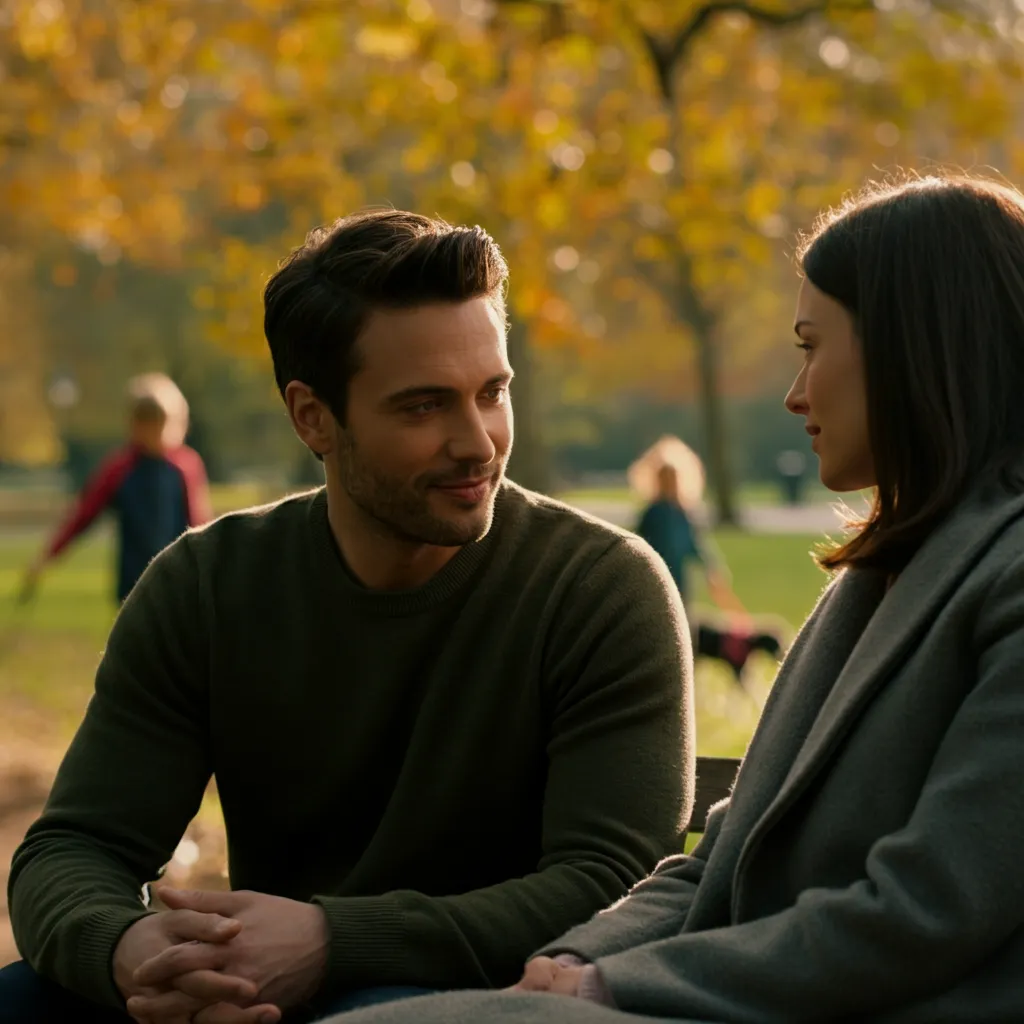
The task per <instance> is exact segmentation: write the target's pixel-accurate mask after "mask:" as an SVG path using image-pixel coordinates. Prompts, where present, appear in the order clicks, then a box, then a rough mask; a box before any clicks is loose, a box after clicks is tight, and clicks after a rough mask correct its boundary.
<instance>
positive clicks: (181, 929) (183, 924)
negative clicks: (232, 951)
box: [164, 910, 242, 942]
mask: <svg viewBox="0 0 1024 1024" xmlns="http://www.w3.org/2000/svg"><path fill="white" fill-rule="evenodd" d="M164 913H165V914H166V915H167V916H166V917H165V918H164V922H165V924H166V925H167V928H168V930H169V931H170V932H171V934H172V935H174V936H175V937H176V938H179V939H187V940H188V941H190V942H191V941H199V942H227V940H228V939H233V938H234V937H235V936H236V935H237V934H238V933H239V932H240V931H241V930H242V925H241V923H240V922H239V921H236V920H235V919H234V918H232V917H222V916H221V915H220V914H216V913H203V912H201V911H198V910H167V911H164Z"/></svg>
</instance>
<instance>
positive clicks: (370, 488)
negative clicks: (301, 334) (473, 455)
mask: <svg viewBox="0 0 1024 1024" xmlns="http://www.w3.org/2000/svg"><path fill="white" fill-rule="evenodd" d="M339 440H340V442H341V444H340V447H339V451H338V456H337V466H338V477H339V479H340V481H341V487H342V490H344V491H345V493H346V494H347V495H348V497H349V500H350V501H351V502H352V503H353V504H354V505H355V506H356V507H357V508H358V509H360V511H362V512H363V514H364V515H366V516H368V517H369V518H370V519H372V520H373V521H374V522H375V523H376V524H377V525H378V526H379V527H381V528H382V529H383V530H385V531H386V532H387V533H389V534H391V535H392V536H393V537H395V538H396V539H398V540H402V541H406V542H412V543H414V544H433V545H436V546H438V547H462V546H463V545H464V544H472V543H473V542H474V541H477V540H480V539H481V538H482V537H484V536H486V535H487V532H488V531H489V530H490V528H491V523H492V521H493V519H494V501H495V497H496V495H497V489H498V485H499V484H500V483H501V480H502V479H503V478H504V470H505V467H504V462H502V463H501V468H500V471H499V470H498V469H497V468H496V467H495V468H492V469H491V476H492V477H493V476H494V474H495V473H498V478H497V481H496V483H495V486H494V487H493V489H492V490H491V493H490V494H489V495H488V496H487V498H486V499H485V501H484V502H483V503H482V504H481V505H480V506H479V507H478V508H476V509H473V510H472V518H467V519H463V520H461V521H460V520H455V519H446V518H444V517H442V516H438V515H436V514H435V513H434V512H433V511H432V510H431V508H430V498H429V494H428V491H427V490H426V489H425V488H424V487H418V486H415V485H412V484H408V483H405V482H404V481H397V480H395V479H393V478H392V477H389V476H387V475H386V474H384V473H381V472H379V471H377V470H375V469H374V467H373V466H372V465H371V464H370V463H369V462H368V461H366V460H364V459H362V458H361V456H360V453H359V449H358V447H357V445H356V443H355V441H354V440H353V439H352V437H351V435H350V434H349V433H348V432H347V431H340V432H339ZM483 468H484V467H481V466H478V465H473V466H466V467H462V468H460V469H459V470H458V472H461V473H464V474H465V475H467V476H477V475H480V470H481V469H483ZM452 475H457V473H456V474H452Z"/></svg>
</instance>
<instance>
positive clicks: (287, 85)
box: [0, 0, 1024, 964]
mask: <svg viewBox="0 0 1024 1024" xmlns="http://www.w3.org/2000/svg"><path fill="white" fill-rule="evenodd" d="M1022 53H1024V0H817V2H814V0H810V2H808V0H709V2H702V0H217V2H214V0H146V2H145V3H140V2H138V0H2V2H0V196H2V197H3V217H2V218H0V868H2V870H0V880H2V876H3V871H4V870H5V869H6V864H7V861H8V859H9V856H10V852H11V850H12V848H13V845H14V843H16V842H17V841H18V840H19V839H20V838H21V834H22V833H23V831H24V828H25V827H26V826H27V825H28V823H29V822H30V820H31V818H32V817H33V816H34V815H35V813H37V812H38V808H39V803H40V800H41V799H42V797H43V796H44V795H45V791H46V787H47V785H48V781H49V778H50V774H51V773H52V771H53V768H54V766H55V764H56V762H57V760H58V759H59V757H60V755H61V753H62V751H63V749H64V747H65V746H66V744H67V741H68V739H69V736H70V734H71V732H72V731H73V729H74V726H75V724H76V722H77V720H78V719H79V718H80V716H81V713H82V709H83V707H84V704H85V702H86V700H87V699H88V695H89V692H90V688H91V684H92V673H93V670H94V668H95V665H96V663H97V661H98V658H99V655H100V652H101V650H102V648H103V644H104V642H105V637H106V634H107V631H108V629H109V627H110V624H111V621H112V618H113V615H114V612H115V609H114V606H113V603H112V600H111V598H110V597H109V594H110V584H109V573H110V560H111V559H110V535H109V532H108V531H107V530H106V529H105V528H103V527H101V528H99V529H97V530H96V531H94V532H93V534H92V535H91V536H90V538H89V540H88V541H87V542H86V543H83V544H81V545H79V546H78V547H76V549H75V550H74V551H73V552H72V553H71V554H69V555H68V556H67V557H65V558H64V559H62V561H61V562H60V564H59V566H57V567H56V568H55V569H54V570H53V571H51V572H50V573H49V574H48V575H47V576H46V578H45V580H44V583H43V586H42V588H41V591H40V593H39V595H38V599H37V600H36V601H35V603H34V604H32V605H30V606H27V607H24V608H18V607H16V605H15V603H14V601H13V595H14V594H15V592H16V590H17V587H18V585H19V581H20V579H21V574H22V572H23V569H24V567H25V565H26V564H27V563H28V562H29V561H30V560H31V558H32V557H33V556H34V555H35V554H36V552H37V551H38V550H39V547H40V545H41V544H42V541H43V538H44V536H45V534H46V533H47V532H48V531H49V530H51V529H52V528H53V526H54V524H55V523H56V521H57V520H58V518H59V516H60V514H61V512H62V510H63V509H64V508H65V507H66V505H67V502H68V499H69V495H70V494H72V493H73V492H74V490H75V489H76V488H77V487H78V486H79V485H80V484H81V483H82V481H83V480H84V478H85V476H86V475H87V473H88V472H89V471H90V469H91V468H92V467H94V466H95V465H96V463H97V461H98V460H99V459H100V458H101V457H102V456H103V455H104V454H105V453H106V452H108V451H109V450H110V449H111V448H112V447H114V446H115V445H117V444H118V443H119V441H120V440H121V439H122V437H123V431H124V416H125V403H124V397H123V396H124V386H125V382H126V380H127V379H128V378H129V377H130V376H131V375H133V374H136V373H140V372H148V371H164V372H167V373H168V374H170V375H171V376H172V377H173V378H174V379H175V380H176V381H177V382H178V383H179V384H180V385H181V387H182V389H183V391H184V392H185V394H186V396H187V398H188V400H189V402H190V404H191V408H192V431H191V434H190V438H189V440H190V443H191V444H192V445H193V446H194V447H195V448H197V449H198V450H199V451H200V453H201V454H202V455H203V457H204V459H205V460H206V463H207V466H208V469H209V472H210V475H211V478H212V479H213V482H214V485H215V486H214V499H215V503H216V506H217V509H218V510H219V511H224V510H227V509H231V508H237V507H241V506H244V505H247V504H252V503H256V502H260V501H264V500H269V499H271V498H273V497H276V496H278V495H280V494H283V493H286V492H288V491H289V490H292V489H297V488H304V487H308V486H310V485H311V484H315V483H317V482H318V480H319V476H318V474H319V469H318V466H317V464H316V463H315V461H314V460H313V459H312V458H311V457H310V456H308V454H307V453H306V452H305V450H304V449H302V447H301V446H300V445H299V444H298V442H297V441H296V440H295V438H294V437H293V436H292V434H291V432H290V430H289V427H288V424H287V421H286V417H285V415H284V412H283V409H282V407H281V405H280V401H279V398H278V396H277V394H276V391H275V388H274V385H273V380H272V375H271V373H270V369H269V361H268V359H267V356H266V353H265V350H264V341H263V337H262V331H261V315H262V307H261V300H260V291H261V286H262V283H263V281H264V280H265V279H266V277H267V276H268V274H269V273H270V272H271V271H272V270H273V268H274V266H275V264H276V262H277V260H278V259H279V258H280V257H281V256H283V255H284V254H285V253H287V252H288V250H289V249H290V248H292V247H293V246H295V245H297V244H298V243H299V242H300V241H301V240H302V238H303V236H304V235H305V233H306V231H307V230H308V229H309V228H310V227H312V226H313V225H315V224H318V223H322V222H325V221H330V220H333V219H334V218H336V217H337V216H339V215H342V214H345V213H348V212H351V211H354V210H356V209H359V208H361V207H364V206H367V205H381V204H388V205H394V206H397V207H407V208H411V209H415V210H417V211H420V212H424V213H436V214H440V215H442V216H444V217H446V218H448V219H450V220H452V221H456V222H468V223H479V224H481V225H483V226H484V227H485V228H487V229H488V230H489V231H490V232H491V233H492V234H493V235H494V236H495V238H496V239H497V240H498V242H499V243H500V244H501V246H502V247H503V249H504V251H505V253H506V256H507V258H508V261H509V264H510V266H511V288H510V293H509V303H510V313H511V329H510V337H509V345H510V352H511V359H512V362H513V365H514V366H515V368H516V371H517V377H516V383H515V387H514V390H513V398H514V405H515V408H516V428H517V441H516V450H515V455H514V458H513V465H512V468H511V475H512V476H513V477H514V478H515V479H517V480H518V481H519V482H521V483H523V484H526V485H528V486H532V487H535V488H538V489H540V490H544V491H547V492H549V493H553V494H556V495H561V496H564V497H565V498H566V499H567V500H569V501H571V502H574V503H576V504H578V505H580V506H581V507H584V508H587V509H589V510H590V511H593V512H595V513H596V514H598V515H602V516H605V517H607V518H610V519H612V520H614V521H616V522H619V523H621V524H623V525H627V526H628V525H631V524H632V523H634V522H635V519H636V513H637V498H636V496H635V495H632V494H631V493H630V492H629V490H628V488H627V487H626V483H625V470H626V467H627V466H628V465H629V463H630V462H631V460H632V459H634V458H635V457H636V456H637V454H638V453H639V452H640V451H642V450H643V449H644V448H646V447H647V446H648V445H649V444H650V443H651V442H652V441H654V440H655V439H656V438H657V437H659V436H661V435H662V434H665V433H671V434H676V435H678V436H680V437H682V438H684V439H685V440H686V441H687V442H688V443H689V444H691V445H692V446H693V447H694V448H696V450H697V451H698V452H700V454H701V455H702V456H703V458H704V459H705V462H706V464H707V468H708V477H709V491H708V500H707V507H706V509H705V511H704V517H705V519H706V521H707V522H708V524H709V525H710V526H711V527H712V528H713V536H714V538H715V541H716V543H717V545H718V547H719V548H720V550H721V551H722V554H723V555H724V556H725V559H726V560H727V562H728V563H729V566H730V568H731V570H732V574H733V580H734V586H735V589H736V591H737V593H738V595H739V596H740V598H741V599H742V601H743V602H744V604H745V605H746V606H747V608H748V609H749V610H750V611H751V612H753V613H759V614H765V615H769V616H777V617H780V618H782V619H784V620H785V621H786V622H788V623H789V624H790V625H791V626H793V627H795V626H797V625H798V624H799V623H800V621H801V619H802V618H803V616H804V615H805V614H806V613H807V611H808V610H809V609H810V607H811V606H812V604H813V602H814V600H815V598H816V596H817V594H818V592H819V591H820V589H821V587H822V586H823V585H824V582H825V578H824V576H823V575H822V574H821V572H820V571H819V570H818V569H817V568H816V567H815V565H814V563H813V562H812V560H811V558H810V556H809V552H810V551H811V550H812V548H813V547H814V545H815V544H817V543H819V542H820V541H821V540H822V539H823V538H824V536H825V535H826V534H827V533H829V532H835V530H836V529H837V528H838V524H839V519H838V518H837V515H836V514H835V512H834V511H833V509H832V508H831V506H830V504H829V503H830V500H831V499H830V497H829V496H828V495H826V494H825V493H824V492H823V491H822V490H821V489H820V487H818V486H817V485H816V483H815V482H814V466H813V464H812V460H811V459H810V453H809V449H808V446H807V444H806V442H807V438H806V436H805V435H804V433H803V431H802V424H801V423H800V422H799V421H798V420H795V419H794V418H793V417H790V416H789V415H788V414H787V413H786V412H785V410H784V409H783V406H782V398H783V395H784V393H785V391H786V389H787V387H788V385H789V383H790V381H791V379H792V377H793V376H794V374H795V373H796V371H797V368H798V365H799V354H798V353H797V352H796V351H795V350H794V349H793V346H792V334H791V317H792V308H793V300H794V296H795V290H796V284H797V281H796V277H795V274H794V270H793V266H792V262H791V252H792V249H793V242H794V238H795V236H796V233H797V231H798V230H799V229H800V228H801V227H807V226H809V225H810V223H811V222H812V221H813V218H814V216H815V214H816V213H817V212H818V211H819V210H820V209H821V208H822V207H824V206H827V205H828V204H830V203H833V202H836V201H837V200H839V199H840V198H841V197H842V195H843V193H844V192H845V191H846V190H848V189H849V188H851V187H854V186H857V185H859V184H860V183H861V182H862V181H863V180H864V179H866V178H868V177H871V176H876V177H877V176H880V175H882V174H884V173H887V172H889V171H891V170H894V169H897V168H901V167H902V168H909V169H913V170H916V171H922V172H926V171H927V170H929V169H930V168H934V167H936V166H950V165H952V166H956V167H961V168H966V169H968V170H984V171H988V172H989V173H991V172H993V171H995V172H997V173H999V174H1000V175H1002V176H1003V177H1004V178H1006V179H1008V180H1010V181H1018V180H1019V179H1020V178H1021V176H1022V175H1024V142H1022V139H1024V134H1022V131H1021V129H1022V127H1024V91H1022V89H1021V83H1020V80H1021V56H1022ZM787 453H788V454H787ZM794 453H798V454H794ZM780 467H781V468H780ZM782 470H785V471H786V472H785V473H783V472H782ZM773 671H774V663H773V662H772V661H771V660H770V659H763V660H762V662H761V663H758V664H755V666H754V670H753V674H752V676H751V677H750V678H749V679H748V686H747V688H746V689H741V688H739V687H737V686H735V685H734V684H733V682H732V681H731V679H730V677H729V675H728V672H727V671H726V670H723V669H721V668H720V667H717V666H715V665H713V664H712V665H701V666H700V667H699V670H698V701H699V707H698V719H699V728H700V733H699V746H700V750H701V752H702V753H719V754H738V753H740V752H742V750H743V748H744V745H745V743H746V740H747V738H748V737H749V734H750V731H751V729H752V727H753V725H754V723H755V721H756V718H757V713H758V710H759V707H760V704H761V702H762V701H763V699H764V696H765V694H766V693H767V690H768V687H769V686H770V681H771V678H772V674H773ZM154 799H159V794H154ZM220 843H222V839H221V838H220V836H219V832H218V827H217V820H216V808H215V802H214V801H213V800H211V808H210V809H209V812H208V813H207V814H205V815H204V816H203V817H202V818H201V819H200V820H199V821H198V822H197V823H196V824H195V825H194V826H193V828H192V829H191V830H190V838H189V839H188V840H187V841H186V842H185V843H183V845H182V847H181V848H180V849H179V853H178V855H177V856H176V860H175V863H174V864H173V865H172V871H173V870H180V871H186V872H187V871H189V870H198V869H200V868H201V869H202V870H205V871H207V873H208V874H210V875H215V874H216V873H217V872H219V870H220V868H219V865H220V863H221V859H220V858H221V856H222V847H221V846H220V845H218V844H220ZM0 900H2V897H0ZM10 956H13V949H12V948H11V947H10V943H9V935H6V936H5V933H4V932H3V928H2V907H0V964H2V963H4V962H6V960H7V959H9V958H10Z"/></svg>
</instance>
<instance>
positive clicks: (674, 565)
mask: <svg viewBox="0 0 1024 1024" xmlns="http://www.w3.org/2000/svg"><path fill="white" fill-rule="evenodd" d="M628 478H629V482H630V485H631V486H632V487H633V489H634V490H635V491H637V493H639V494H640V495H641V496H643V497H644V498H645V499H647V502H648V503H647V505H646V506H645V508H644V510H643V513H642V514H641V516H640V522H639V524H638V525H637V528H636V532H637V533H638V534H639V535H640V536H641V537H643V539H644V540H645V541H647V543H648V544H650V545H651V547H652V548H654V550H655V551H656V552H657V553H658V554H659V555H660V556H661V557H662V559H663V560H664V562H665V564H666V565H667V566H668V568H669V571H670V572H671V573H672V577H673V578H674V579H675V581H676V584H677V586H678V587H679V593H680V595H681V596H682V599H683V604H684V605H685V606H686V610H687V615H688V616H689V619H690V626H691V631H692V633H693V640H694V645H693V646H694V652H693V653H694V655H695V656H696V657H701V656H703V657H710V658H717V659H719V660H721V661H724V662H725V663H726V664H727V665H728V666H729V667H730V668H731V669H732V671H733V673H734V675H735V676H736V679H737V681H739V680H740V679H741V676H742V672H743V668H744V666H745V665H746V662H747V659H748V658H749V656H750V654H751V653H752V652H753V651H755V650H762V651H765V652H767V653H768V654H770V655H772V656H773V657H777V656H778V655H779V654H780V653H781V649H782V644H781V641H780V639H779V638H778V637H777V636H776V635H775V634H774V633H769V632H759V631H757V630H755V629H754V628H753V627H752V625H751V622H750V617H749V615H748V613H747V611H746V609H745V608H744V607H743V604H742V602H741V601H740V599H739V598H738V597H737V596H736V594H735V593H734V591H733V589H732V586H731V585H730V580H729V572H728V568H727V567H726V565H725V563H724V561H723V560H722V558H721V556H720V555H719V554H718V552H716V551H715V549H714V547H713V545H712V544H710V543H709V542H708V541H707V540H706V539H705V538H704V537H703V536H702V535H701V531H700V529H699V528H698V527H697V526H696V524H695V522H694V510H695V509H696V508H697V506H698V505H699V503H700V501H701V499H702V498H703V495H704V466H703V464H702V463H701V460H700V458H699V456H698V455H697V454H696V452H694V451H693V449H692V448H690V447H689V445H687V444H685V443H684V442H683V441H681V440H680V439H679V438H677V437H672V436H669V435H666V436H665V437H662V438H661V439H660V440H658V441H657V442H656V443H655V444H653V445H652V446H651V447H650V448H648V449H647V451H646V452H644V453H643V455H641V456H640V458H638V459H637V460H636V462H634V463H633V464H632V465H631V466H630V467H629V472H628ZM691 567H699V568H700V569H701V570H702V571H703V573H704V576H705V579H706V580H707V585H708V593H709V595H710V596H711V600H712V601H713V602H714V603H715V605H716V606H717V607H718V608H719V609H721V610H722V611H723V612H725V613H727V615H728V616H729V624H728V626H727V627H726V628H719V627H718V626H716V625H714V624H713V623H711V622H707V621H704V622H700V621H698V620H697V618H696V616H695V615H694V613H693V610H692V608H691V606H690V588H689V571H690V568H691Z"/></svg>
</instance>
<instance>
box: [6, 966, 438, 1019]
mask: <svg viewBox="0 0 1024 1024" xmlns="http://www.w3.org/2000/svg"><path fill="white" fill-rule="evenodd" d="M427 991H428V990H427V989H423V988H413V987H411V986H408V987H407V986H398V985H394V986H389V987H386V988H366V989H360V990H358V991H355V992H349V993H347V994H346V995H344V996H338V997H336V998H334V999H332V1000H330V1001H329V1003H328V1004H327V1005H326V1006H323V1007H322V1008H320V1009H319V1011H318V1016H322V1017H329V1016H331V1015H332V1014H336V1013H346V1012H348V1011H349V1010H357V1009H359V1008H360V1007H363V1006H373V1005H374V1004H376V1003H390V1002H392V1001H393V1000H396V999H408V998H409V997H410V996H420V995H425V994H426V993H427ZM293 1019H295V1020H308V1019H309V1018H308V1016H307V1017H305V1018H302V1017H300V1018H294V1017H292V1016H289V1017H288V1018H286V1020H287V1021H291V1020H293ZM314 1019H316V1018H314ZM130 1021H131V1018H130V1017H129V1016H128V1015H127V1014H126V1013H124V1012H123V1011H121V1010H111V1009H108V1008H107V1007H105V1006H97V1005H96V1004H95V1003H90V1002H88V1001H87V1000H85V999H80V998H79V997H78V996H75V995H72V994H71V993H70V992H68V991H67V990H66V989H62V988H61V987H60V986H59V985H57V984H55V983H54V982H52V981H48V980H47V979H46V978H42V977H40V976H39V975H38V974H36V972H35V971H33V970H32V968H31V967H29V965H28V964H27V963H25V962H24V961H23V960H19V961H17V962H16V963H13V964H9V965H8V966H7V967H3V968H0V1024H130Z"/></svg>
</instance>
